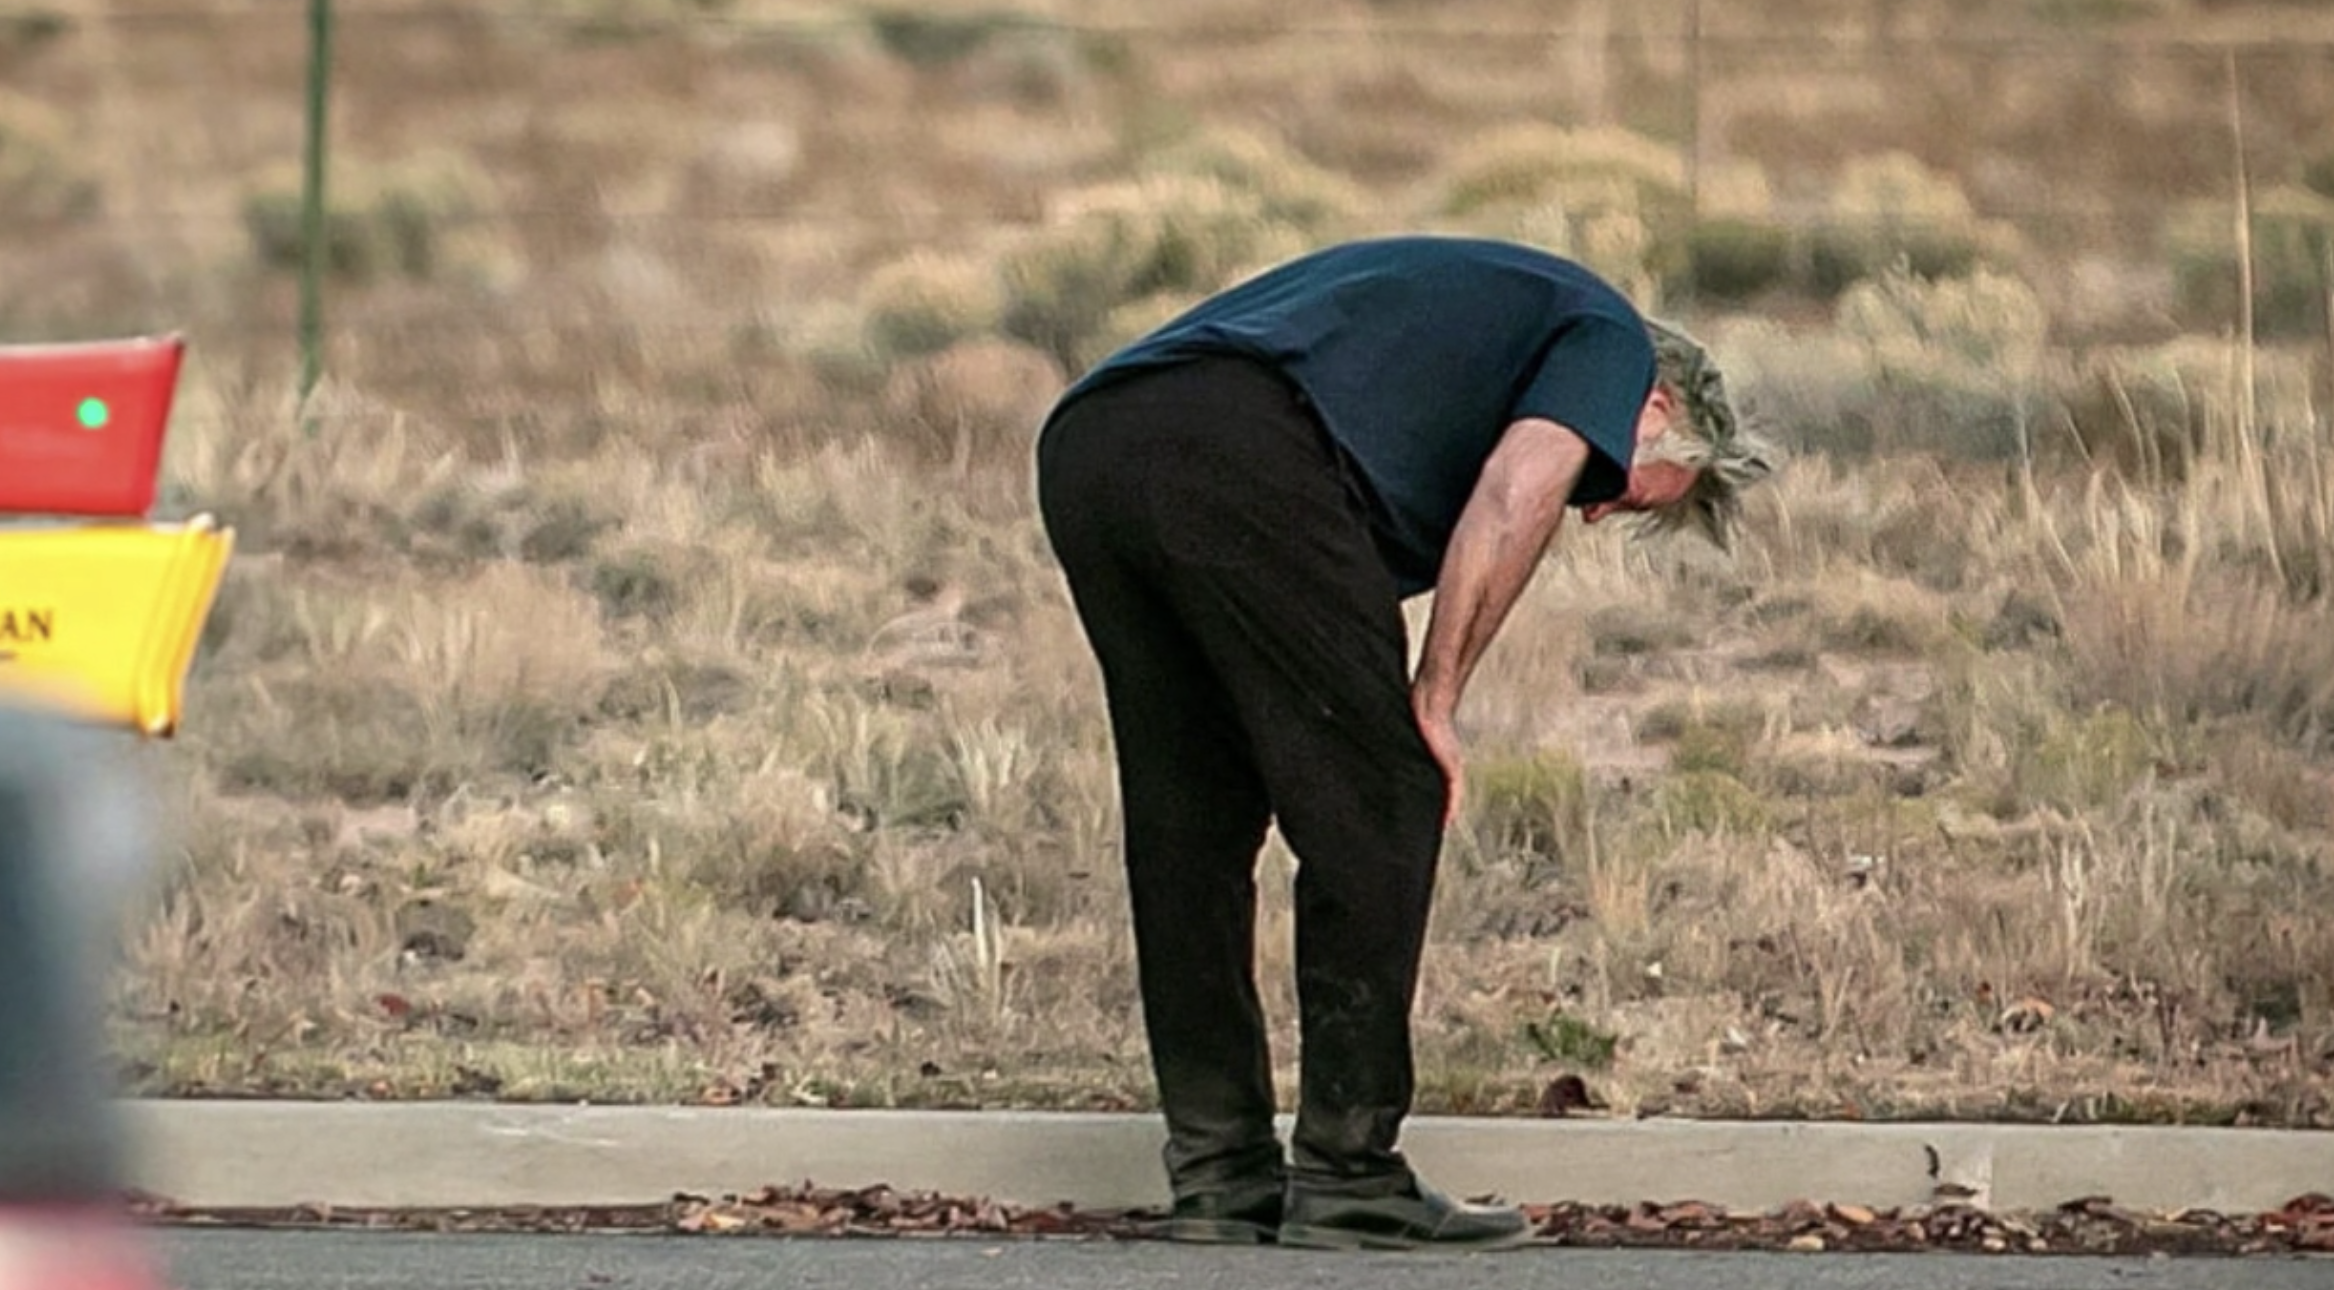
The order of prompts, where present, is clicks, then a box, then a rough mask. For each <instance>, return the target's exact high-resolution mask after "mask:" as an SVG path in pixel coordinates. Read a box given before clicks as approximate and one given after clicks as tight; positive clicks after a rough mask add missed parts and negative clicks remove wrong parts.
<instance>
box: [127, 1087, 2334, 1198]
mask: <svg viewBox="0 0 2334 1290" xmlns="http://www.w3.org/2000/svg"><path fill="white" fill-rule="evenodd" d="M124 1111H125V1114H126V1116H127V1118H128V1120H129V1127H130V1131H131V1135H132V1142H133V1157H132V1161H131V1168H132V1181H133V1182H134V1184H135V1185H136V1186H138V1187H140V1188H142V1189H144V1190H146V1191H149V1192H151V1193H154V1194H156V1195H160V1196H163V1197H167V1198H169V1199H171V1200H174V1201H177V1202H179V1203H181V1204H185V1205H192V1206H200V1207H206V1208H210V1207H218V1208H226V1207H243V1206H255V1207H274V1206H290V1205H299V1204H309V1203H328V1204H333V1205H339V1206H347V1207H426V1208H439V1207H448V1208H459V1207H474V1208H488V1207H499V1206H513V1205H554V1206H566V1205H602V1204H606V1205H621V1204H641V1203H653V1202H658V1201H662V1200H665V1199H668V1198H669V1197H671V1196H672V1194H673V1193H675V1192H684V1191H685V1192H694V1193H697V1194H701V1195H721V1194H724V1193H733V1192H744V1191H751V1190H753V1189H755V1188H757V1187H760V1186H763V1185H765V1184H793V1183H802V1182H814V1183H817V1184H819V1185H822V1186H835V1187H859V1186H866V1185H871V1184H875V1183H886V1184H889V1185H891V1186H892V1187H895V1188H898V1189H900V1190H902V1191H938V1192H943V1193H947V1194H952V1195H979V1196H988V1197H993V1198H995V1199H998V1200H1001V1201H1007V1202H1013V1203H1020V1204H1031V1205H1050V1204H1054V1203H1057V1202H1061V1201H1070V1202H1073V1203H1075V1204H1077V1205H1079V1206H1082V1207H1092V1208H1111V1207H1120V1206H1133V1205H1152V1204H1157V1203H1159V1202H1160V1201H1161V1200H1162V1199H1163V1198H1164V1187H1165V1184H1164V1181H1163V1177H1162V1174H1161V1168H1160V1164H1159V1146H1160V1143H1161V1140H1162V1137H1161V1131H1160V1128H1159V1125H1158V1122H1157V1120H1156V1119H1154V1118H1152V1117H1149V1116H1143V1115H1085V1114H1038V1113H1024V1112H970V1113H964V1112H930V1111H816V1110H777V1109H762V1108H728V1109H712V1108H692V1107H572V1106H541V1105H498V1104H490V1103H469V1102H420V1103H298V1102H294V1103H279V1102H200V1101H139V1102H130V1103H127V1104H125V1106H124ZM1404 1146H1405V1150H1406V1151H1407V1153H1408V1154H1409V1156H1410V1158H1411V1160H1412V1162H1413V1163H1414V1164H1415V1165H1416V1166H1417V1167H1418V1168H1419V1170H1420V1171H1421V1172H1422V1173H1423V1174H1425V1175H1426V1177H1427V1178H1428V1179H1429V1180H1430V1181H1432V1182H1434V1183H1436V1184H1438V1185H1440V1186H1442V1187H1444V1188H1446V1189H1447V1190H1450V1191H1453V1192H1456V1193H1460V1194H1465V1195H1475V1194H1481V1193H1497V1194H1499V1195H1502V1196H1505V1197H1507V1198H1509V1199H1511V1200H1517V1201H1534V1202H1554V1201H1583V1202H1594V1203H1612V1204H1634V1203H1636V1202H1639V1201H1647V1200H1650V1201H1663V1202H1667V1201H1678V1200H1689V1199H1690V1200H1699V1201H1704V1202H1707V1203H1710V1204H1715V1205H1721V1206H1724V1207H1726V1208H1728V1209H1732V1210H1737V1211H1742V1210H1764V1209H1771V1208H1774V1207H1776V1206H1779V1205H1782V1204H1785V1203H1788V1202H1790V1201H1793V1200H1813V1201H1818V1202H1832V1203H1854V1204H1861V1205H1866V1206H1872V1207H1876V1208H1879V1207H1887V1206H1898V1205H1913V1204H1920V1203H1925V1202H1930V1201H1932V1200H1933V1199H1934V1198H1935V1197H1936V1195H1937V1188H1938V1186H1939V1184H1952V1185H1955V1186H1957V1187H1961V1188H1967V1189H1969V1192H1970V1193H1971V1200H1972V1203H1975V1204H1978V1205H1981V1206H1987V1207H1991V1208H1996V1209H2004V1210H2021V1209H2047V1208H2051V1207H2055V1206H2057V1205H2060V1204H2063V1203H2065V1202H2067V1201H2070V1200H2075V1199H2079V1198H2082V1197H2087V1196H2109V1197H2112V1198H2114V1200H2115V1201H2116V1202H2117V1203H2118V1204H2122V1205H2126V1206H2131V1207H2135V1208H2141V1209H2160V1210H2171V1209H2179V1208H2199V1209H2212V1210H2218V1211H2222V1212H2226V1213H2242V1212H2258V1211H2263V1210H2273V1209H2277V1208H2279V1207H2281V1206H2283V1205H2284V1204H2285V1203H2286V1202H2287V1201H2289V1200H2292V1199H2293V1198H2294V1197H2296V1196H2300V1195H2303V1194H2306V1193H2309V1192H2313V1191H2315V1192H2328V1193H2334V1133H2301V1132H2286V1131H2272V1130H2247V1129H2178V1128H2173V1129H2158V1128H2093V1127H2082V1128H2049V1127H2032V1126H2013V1125H1984V1124H1907V1125H1898V1124H1836V1123H1712V1122H1700V1121H1659V1120H1655V1121H1631V1122H1616V1121H1597V1120H1561V1121H1558V1120H1468V1119H1440V1118H1432V1117H1420V1118H1417V1119H1413V1120H1412V1121H1411V1122H1410V1126H1409V1128H1408V1130H1407V1132H1406V1135H1405V1141H1404Z"/></svg>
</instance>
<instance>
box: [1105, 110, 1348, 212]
mask: <svg viewBox="0 0 2334 1290" xmlns="http://www.w3.org/2000/svg"><path fill="white" fill-rule="evenodd" d="M1145 168H1146V169H1147V170H1150V171H1152V172H1154V173H1158V172H1164V173H1170V174H1180V175H1194V176H1198V177H1200V178H1203V179H1212V180H1215V181H1216V182H1218V183H1221V184H1225V185H1228V186H1229V187H1231V188H1233V189H1234V190H1236V191H1239V192H1244V193H1248V194H1250V195H1252V196H1253V197H1254V198H1255V199H1256V201H1257V204H1258V205H1259V207H1260V208H1261V209H1262V210H1263V212H1264V215H1265V217H1266V218H1268V219H1272V220H1277V221H1281V222H1283V223H1286V224H1289V225H1291V226H1293V227H1295V228H1298V229H1302V230H1304V231H1305V232H1306V233H1309V234H1312V235H1315V236H1317V237H1324V236H1327V235H1330V234H1332V233H1334V232H1335V231H1336V230H1338V229H1339V228H1341V227H1342V226H1344V225H1346V224H1348V223H1350V222H1351V221H1352V220H1353V219H1354V218H1356V217H1357V216H1358V215H1359V214H1360V213H1361V211H1362V210H1363V209H1364V208H1365V207H1366V205H1367V202H1368V198H1367V194H1365V193H1364V192H1363V191H1362V189H1361V186H1360V185H1358V184H1356V183H1354V182H1353V181H1352V180H1350V179H1347V178H1346V177H1345V176H1343V175H1340V174H1338V173H1336V172H1334V171H1331V170H1328V169H1326V168H1324V167H1321V166H1317V165H1315V164H1313V163H1312V162H1311V161H1310V160H1308V159H1307V158H1306V157H1304V156H1303V155H1302V154H1301V153H1299V152H1297V151H1296V150H1295V149H1293V148H1290V147H1288V146H1286V145H1284V144H1282V143H1280V142H1279V141H1277V140H1274V139H1271V138H1269V137H1267V136H1265V135H1262V134H1259V133H1256V132H1254V131H1249V130H1220V131H1213V132H1209V133H1204V134H1198V135H1194V136H1192V137H1191V138H1188V139H1185V140H1183V141H1182V142H1180V143H1176V144H1173V145H1171V146H1169V147H1167V148H1164V149H1162V150H1161V151H1160V152H1159V153H1158V154H1157V155H1156V156H1154V157H1151V158H1149V159H1148V160H1147V161H1146V162H1145Z"/></svg>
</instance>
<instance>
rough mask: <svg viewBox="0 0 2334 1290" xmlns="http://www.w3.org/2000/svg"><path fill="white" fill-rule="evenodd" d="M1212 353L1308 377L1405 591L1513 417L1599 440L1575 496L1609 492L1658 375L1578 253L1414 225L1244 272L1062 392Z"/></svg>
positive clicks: (1436, 559) (1413, 590)
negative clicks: (1575, 258) (1357, 476)
mask: <svg viewBox="0 0 2334 1290" xmlns="http://www.w3.org/2000/svg"><path fill="white" fill-rule="evenodd" d="M1211 353H1235V354H1244V355H1248V356H1250V357H1253V358H1257V359H1260V360H1263V361H1264V362H1266V363H1269V364H1271V365H1273V366H1275V367H1277V368H1278V369H1280V370H1281V371H1282V372H1283V373H1284V374H1286V375H1287V376H1288V377H1289V378H1290V379H1291V380H1293V381H1294V382H1295V383H1296V384H1297V386H1298V387H1299V388H1300V389H1302V390H1303V391H1304V392H1305V395H1306V397H1307V398H1308V399H1309V400H1310V401H1311V402H1312V404H1313V406H1314V408H1315V410H1316V411H1317V412H1318V413H1319V414H1320V417H1321V420H1322V423H1323V424H1324V425H1325V426H1326V427H1327V429H1328V431H1329V433H1330V435H1331V437H1332V438H1334V439H1335V440H1336V442H1337V443H1338V444H1339V445H1341V446H1342V447H1343V448H1344V449H1345V451H1346V453H1347V454H1348V455H1349V456H1350V457H1351V458H1352V459H1353V461H1354V464H1355V465H1356V466H1357V467H1359V469H1360V471H1361V473H1362V476H1363V478H1364V479H1365V480H1366V481H1367V482H1368V484H1369V485H1370V486H1371V487H1372V488H1373V489H1374V490H1375V492H1376V494H1377V501H1378V503H1379V505H1378V508H1377V510H1378V516H1377V527H1378V530H1379V531H1378V533H1377V534H1376V537H1377V540H1378V546H1379V549H1380V550H1381V551H1383V552H1384V553H1385V555H1386V558H1387V561H1388V564H1389V565H1390V566H1391V568H1392V571H1393V573H1394V576H1395V581H1396V582H1397V584H1399V586H1400V588H1401V593H1402V594H1403V595H1404V596H1411V595H1416V594H1418V593H1419V592H1421V591H1425V590H1428V589H1430V588H1431V587H1433V585H1434V582H1435V578H1436V575H1437V574H1438V572H1439V571H1440V570H1441V568H1442V559H1443V550H1444V548H1445V547H1446V546H1447V545H1448V544H1449V542H1450V537H1451V530H1452V529H1453V528H1455V527H1456V526H1457V524H1458V520H1459V514H1460V511H1461V510H1462V509H1463V508H1464V507H1465V506H1466V503H1467V499H1468V497H1469V495H1470V494H1471V493H1472V492H1473V491H1474V488H1475V482H1476V479H1477V477H1478V476H1480V475H1481V474H1482V471H1483V463H1484V461H1485V459H1486V458H1488V457H1489V456H1490V454H1491V450H1492V448H1493V447H1494V446H1495V445H1497V444H1498V442H1499V439H1500V436H1501V435H1502V434H1503V433H1504V432H1505V431H1506V429H1507V427H1508V426H1509V425H1510V424H1512V423H1514V422H1515V421H1516V420H1518V419H1520V418H1524V417H1545V418H1547V419H1548V420H1550V421H1554V422H1557V423H1559V424H1561V425H1565V426H1569V427H1570V428H1572V429H1573V430H1575V431H1577V432H1578V433H1579V434H1580V435H1581V436H1582V437H1583V438H1585V439H1586V440H1587V441H1588V443H1589V445H1590V447H1591V448H1592V449H1593V450H1594V451H1593V452H1592V453H1591V454H1590V460H1589V465H1588V467H1587V469H1586V471H1585V472H1584V473H1583V474H1582V476H1581V479H1580V482H1579V484H1578V486H1577V487H1576V488H1575V489H1574V490H1573V494H1572V496H1571V497H1570V498H1569V499H1568V501H1569V502H1570V503H1571V504H1572V505H1575V506H1588V505H1592V504H1594V503H1597V502H1602V501H1608V500H1610V499H1612V498H1614V497H1618V496H1619V495H1620V494H1621V492H1622V490H1623V489H1624V488H1625V487H1626V486H1627V484H1628V471H1629V462H1630V460H1631V459H1632V458H1633V457H1634V456H1635V455H1636V439H1637V415H1638V412H1639V410H1640V409H1641V408H1642V407H1643V406H1644V403H1645V397H1646V395H1647V394H1648V393H1649V392H1650V391H1651V390H1652V388H1653V379H1654V359H1653V343H1652V341H1651V339H1650V338H1649V337H1648V336H1647V335H1646V329H1645V322H1644V319H1643V318H1642V317H1641V316H1640V315H1639V314H1638V313H1637V311H1636V309H1635V308H1634V307H1632V306H1631V305H1630V303H1629V301H1628V300H1627V298H1626V297H1624V296H1622V295H1621V294H1620V293H1619V292H1618V291H1616V290H1614V289H1613V288H1612V287H1611V286H1609V285H1608V284H1606V283H1605V282H1604V281H1603V280H1601V279H1599V278H1597V277H1596V276H1595V275H1593V274H1591V273H1590V272H1589V271H1588V270H1586V269H1585V268H1583V267H1581V266H1580V265H1577V264H1574V263H1572V262H1571V261H1569V260H1565V259H1561V258H1559V257H1557V256H1554V255H1550V254H1548V253H1546V252H1544V251H1538V250H1534V249H1532V248H1530V247H1523V246H1516V245H1512V244H1509V243H1505V242H1495V241H1486V240H1480V239H1475V238H1463V237H1446V236H1433V235H1416V236H1404V237H1391V238H1382V239H1376V240H1370V241H1362V242H1355V243H1350V244H1346V245H1342V246H1336V247H1331V248H1328V249H1326V250H1321V251H1316V252H1313V253H1311V254H1309V255H1306V256H1303V257H1300V258H1298V259H1296V260H1293V261H1290V262H1289V263H1287V264H1284V265H1281V266H1280V267H1278V268H1275V269H1272V270H1269V271H1267V272H1265V273H1263V274H1261V275H1259V276H1257V277H1254V278H1251V279H1249V280H1247V281H1245V282H1242V283H1239V284H1237V285H1235V286H1233V287H1232V288H1230V289H1229V290H1227V291H1225V292H1223V293H1221V294H1219V295H1216V296H1214V297H1211V298H1209V299H1207V300H1205V301H1202V302H1201V303H1199V304H1197V305H1195V306H1193V307H1192V308H1191V309H1190V310H1189V311H1187V312H1185V313H1184V314H1182V315H1181V316H1179V317H1177V318H1175V319H1173V320H1172V321H1170V322H1168V323H1166V324H1165V325H1163V326H1162V327H1160V328H1159V329H1158V330H1156V331H1154V332H1152V333H1151V334H1149V335H1147V336H1145V337H1143V338H1141V339H1139V340H1137V341H1135V342H1133V343H1132V344H1130V345H1128V346H1126V347H1125V348H1123V349H1121V350H1119V351H1118V352H1117V353H1115V354H1112V355H1111V356H1110V357H1108V358H1106V359H1104V360H1103V361H1102V362H1101V363H1100V364H1099V365H1097V366H1096V367H1095V368H1094V369H1093V370H1092V371H1090V372H1088V373H1087V374H1086V375H1085V376H1084V377H1082V378H1080V379H1079V381H1078V382H1077V383H1076V384H1074V385H1073V386H1071V388H1070V389H1069V390H1068V391H1067V392H1066V393H1065V395H1064V396H1063V400H1062V401H1063V402H1064V403H1066V402H1068V401H1069V400H1070V399H1071V398H1074V397H1076V396H1077V395H1079V394H1081V393H1084V392H1085V391H1087V390H1090V389H1093V388H1096V387H1098V386H1100V385H1103V384H1107V383H1109V382H1111V381H1113V380H1115V379H1117V378H1119V377H1121V376H1123V375H1126V374H1129V373H1132V372H1136V371H1139V370H1142V369H1144V368H1149V367H1157V366H1162V365H1165V364H1169V363H1175V362H1181V361H1183V360H1186V359H1190V358H1193V357H1196V356H1199V355H1202V354H1211Z"/></svg>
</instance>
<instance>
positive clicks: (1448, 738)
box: [1410, 689, 1467, 829]
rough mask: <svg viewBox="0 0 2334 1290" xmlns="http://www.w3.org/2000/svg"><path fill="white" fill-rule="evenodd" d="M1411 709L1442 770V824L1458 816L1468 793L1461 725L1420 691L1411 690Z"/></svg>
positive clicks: (1448, 824)
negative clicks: (1461, 746)
mask: <svg viewBox="0 0 2334 1290" xmlns="http://www.w3.org/2000/svg"><path fill="white" fill-rule="evenodd" d="M1410 710H1411V712H1412V713H1413V714H1415V715H1416V716H1417V718H1418V733H1419V734H1420V735H1422V736H1424V737H1425V739H1426V750H1427V751H1428V752H1430V753H1432V754H1434V763H1435V765H1437V766H1440V767H1442V771H1443V827H1444V828H1446V829H1448V828H1449V827H1451V822H1452V821H1453V820H1456V819H1458V818H1459V803H1460V801H1461V799H1463V798H1464V797H1465V796H1466V793H1467V770H1466V761H1465V758H1464V757H1463V756H1462V755H1461V754H1460V751H1459V727H1458V724H1457V722H1456V721H1455V720H1454V719H1453V717H1452V715H1451V714H1450V713H1449V712H1443V711H1436V710H1435V708H1434V706H1433V705H1432V703H1431V701H1430V700H1428V699H1426V698H1425V697H1424V696H1423V695H1422V694H1421V693H1420V692H1419V691H1418V690H1416V689H1413V690H1412V691H1411V692H1410Z"/></svg>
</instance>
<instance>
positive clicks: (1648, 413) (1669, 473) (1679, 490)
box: [1581, 385, 1701, 524]
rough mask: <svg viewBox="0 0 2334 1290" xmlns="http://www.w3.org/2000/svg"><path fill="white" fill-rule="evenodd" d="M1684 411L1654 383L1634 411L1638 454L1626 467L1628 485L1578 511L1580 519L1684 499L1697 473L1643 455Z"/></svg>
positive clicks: (1653, 508) (1680, 464) (1651, 508)
mask: <svg viewBox="0 0 2334 1290" xmlns="http://www.w3.org/2000/svg"><path fill="white" fill-rule="evenodd" d="M1684 414H1685V409H1684V408H1683V407H1681V406H1680V405H1679V403H1678V401H1677V399H1676V398H1675V397H1674V396H1672V395H1671V394H1670V392H1669V391H1668V390H1667V389H1664V388H1662V387H1661V386H1658V385H1657V386H1655V387H1654V389H1653V393H1652V394H1650V395H1648V396H1647V397H1646V400H1645V407H1644V409H1643V410H1642V411H1640V412H1639V413H1638V414H1637V448H1638V456H1637V461H1636V463H1635V464H1634V465H1632V466H1630V467H1629V487H1628V489H1627V491H1625V492H1623V493H1622V494H1621V496H1619V497H1617V498H1614V499H1613V500H1612V501H1609V502H1599V503H1597V504H1596V505H1594V506H1591V507H1589V508H1588V509H1587V510H1585V511H1582V512H1581V519H1582V520H1584V521H1586V522H1587V523H1590V524H1594V523H1596V522H1597V521H1599V520H1602V519H1604V518H1605V517H1606V516H1608V515H1620V514H1625V513H1629V512H1634V511H1656V510H1660V509H1662V508H1664V507H1668V506H1675V505H1677V504H1678V503H1679V502H1681V501H1684V500H1685V497H1686V494H1687V493H1689V492H1691V491H1692V490H1693V487H1694V480H1695V479H1696V478H1697V477H1699V475H1700V474H1701V472H1700V471H1698V470H1696V469H1695V468H1694V467H1692V466H1689V465H1687V464H1685V463H1684V462H1681V461H1671V460H1668V459H1665V458H1661V457H1647V456H1646V455H1645V450H1646V449H1647V448H1649V447H1651V446H1653V445H1654V444H1655V443H1658V442H1659V441H1660V440H1661V437H1662V436H1663V435H1665V434H1668V433H1669V430H1670V426H1671V423H1672V422H1674V421H1675V420H1676V419H1677V418H1678V417H1680V416H1683V415H1684Z"/></svg>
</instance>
